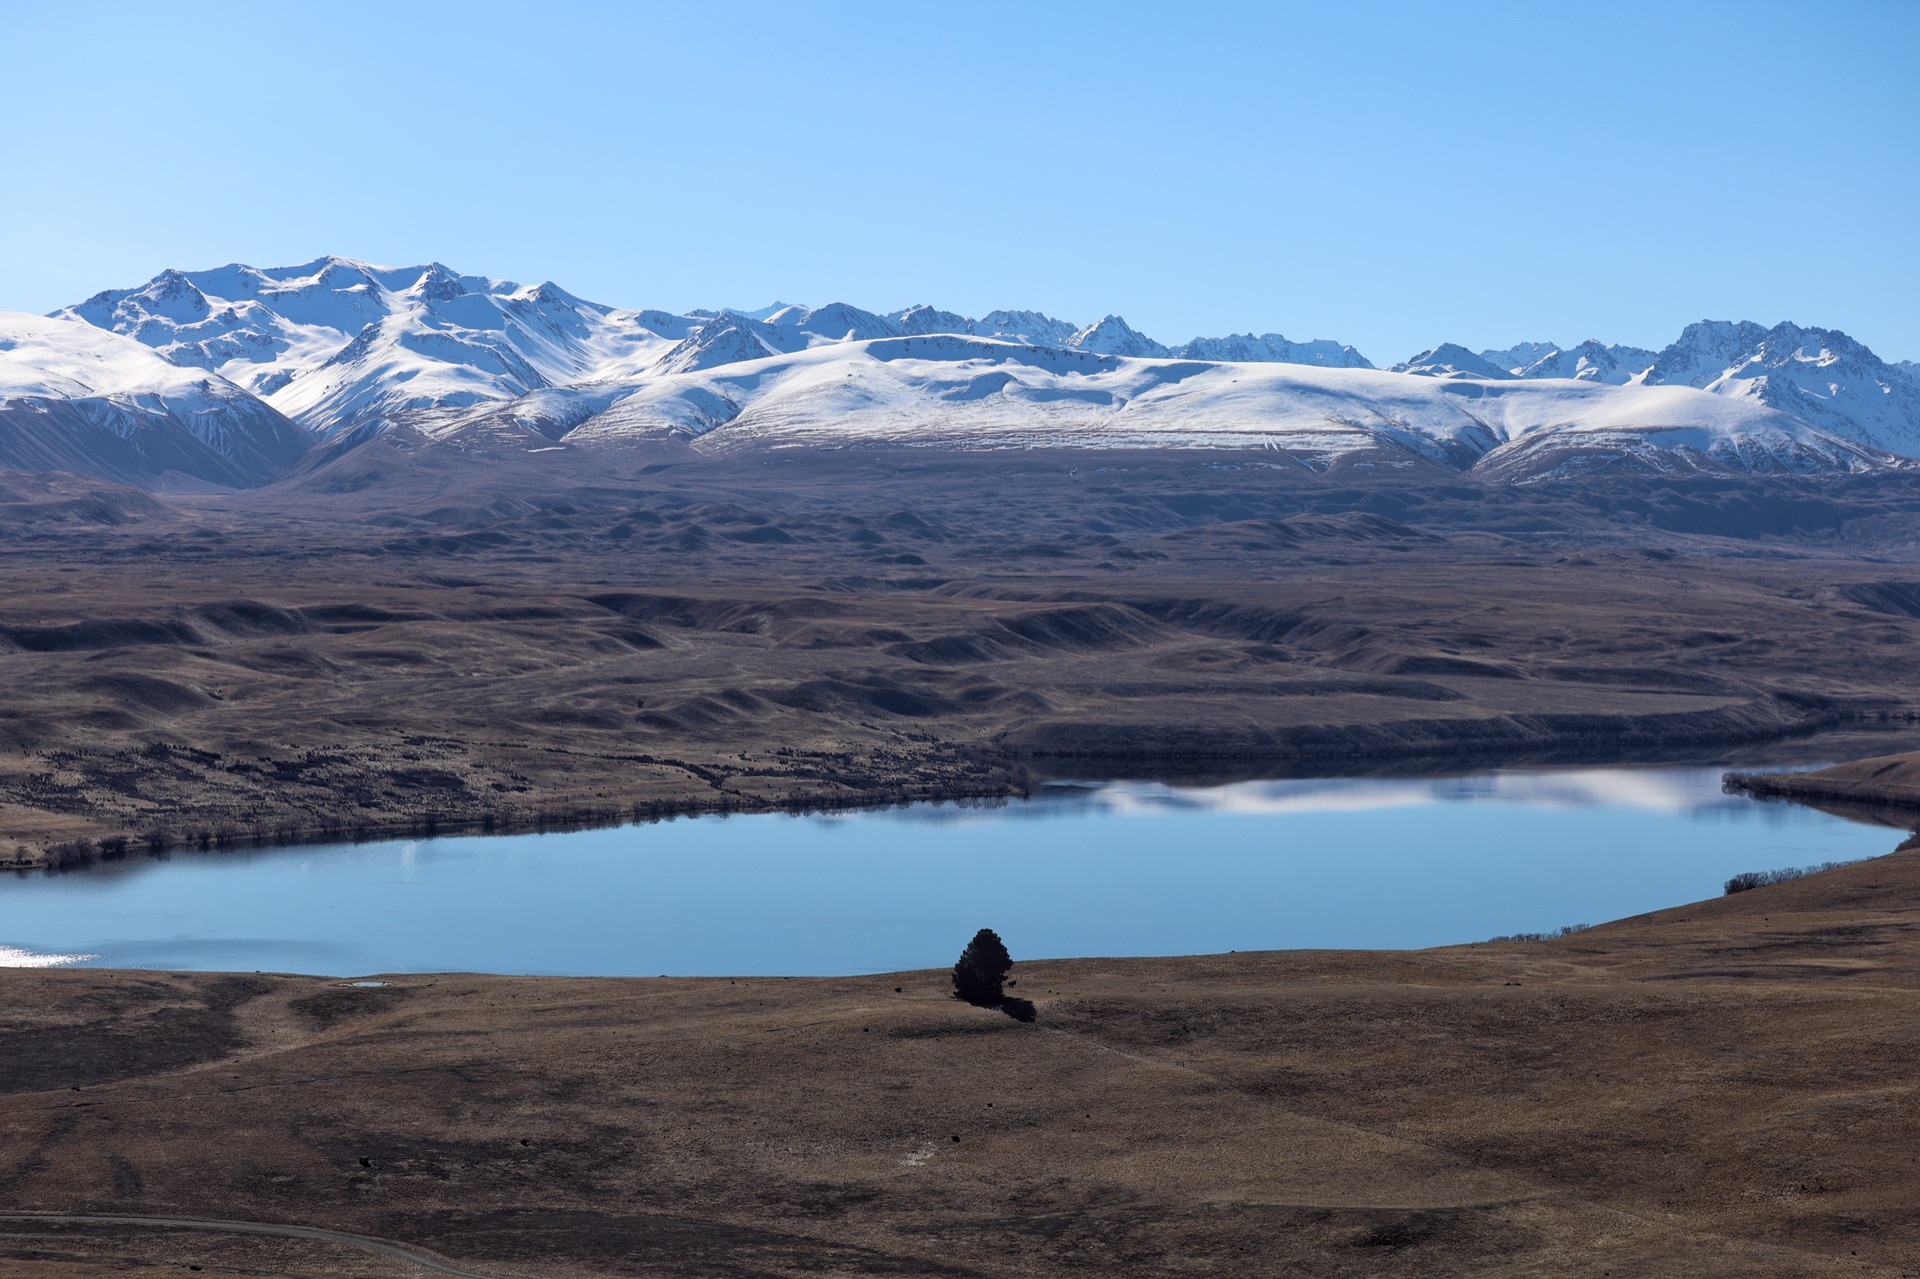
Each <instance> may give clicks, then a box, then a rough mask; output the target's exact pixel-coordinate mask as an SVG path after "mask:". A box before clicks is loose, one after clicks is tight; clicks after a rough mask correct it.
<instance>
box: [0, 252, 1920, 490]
mask: <svg viewBox="0 0 1920 1279" xmlns="http://www.w3.org/2000/svg"><path fill="white" fill-rule="evenodd" d="M394 425H405V426H407V427H410V428H412V429H415V430H418V431H420V432H422V433H424V434H426V435H427V436H429V437H433V438H438V439H442V440H447V441H450V442H457V443H460V444H462V445H463V446H465V447H483V446H484V447H507V448H514V447H519V448H533V447H551V446H552V445H553V444H554V443H555V442H556V441H564V442H565V443H566V444H567V445H568V446H582V447H586V446H593V445H595V444H614V443H619V442H622V441H630V440H635V439H644V438H651V437H657V436H659V435H662V434H669V435H675V436H680V437H685V438H688V439H691V440H693V441H694V442H695V444H696V447H698V448H700V449H702V450H710V451H732V450H738V449H749V448H782V449H791V448H839V447H847V446H851V445H887V446H909V447H911V446H920V447H938V448H947V449H983V448H995V449H1000V448H1083V447H1084V448H1152V449H1235V450H1245V449H1255V450H1264V451H1269V452H1271V453H1274V454H1277V455H1282V456H1284V457H1286V458H1289V459H1292V460H1294V461H1297V462H1299V463H1300V464H1303V465H1307V466H1311V467H1316V468H1318V467H1323V466H1328V465H1332V464H1334V463H1335V462H1338V461H1340V460H1341V459H1343V458H1351V457H1354V456H1355V455H1360V454H1366V455H1369V456H1370V457H1372V458H1373V459H1375V460H1386V461H1395V460H1397V461H1401V462H1406V463H1413V462H1414V461H1415V460H1416V459H1424V460H1425V461H1427V462H1430V463H1436V464H1439V465H1442V466H1446V467H1450V468H1454V469H1459V470H1467V469H1477V470H1479V471H1482V472H1487V473H1493V474H1504V475H1511V476H1515V477H1526V478H1537V477H1544V476H1554V475H1565V474H1575V473H1581V472H1586V471H1591V470H1596V469H1605V468H1616V469H1618V468H1628V469H1634V470H1641V471H1646V470H1651V471H1702V470H1705V471H1732V472H1742V471H1758V472H1783V471H1784V472H1796V473H1820V472H1834V471H1844V472H1853V471H1869V470H1880V469H1887V468H1904V467H1907V466H1910V465H1913V466H1920V463H1916V462H1913V461H1911V460H1910V459H1914V458H1920V371H1917V370H1916V368H1915V366H1914V365H1913V364H1911V363H1904V364H1890V363H1887V362H1885V361H1882V360H1881V359H1879V358H1878V357H1877V356H1875V355H1874V353H1873V352H1871V351H1869V350H1868V349H1867V348H1866V347H1864V346H1862V345H1860V344H1859V343H1857V342H1855V341H1854V340H1853V339H1851V338H1849V337H1848V336H1847V335H1846V334H1844V333H1840V332H1837V331H1833V330H1826V329H1814V328H1800V327H1798V326H1796V325H1792V324H1780V325H1776V326H1774V327H1772V328H1767V327H1764V326H1761V325H1757V324H1751V323H1731V322H1718V321H1703V322H1701V323H1699V324H1695V325H1690V326H1689V327H1688V328H1687V329H1686V331H1685V332H1684V333H1683V334H1682V335H1681V336H1680V338H1679V340H1677V341H1676V342H1674V343H1673V344H1672V345H1670V346H1668V347H1667V348H1665V349H1664V350H1661V351H1657V352H1656V351H1650V350H1645V349H1640V348H1634V347H1627V346H1618V345H1607V344H1603V343H1600V342H1598V341H1587V342H1584V343H1581V344H1579V345H1576V346H1572V347H1562V346H1561V345H1559V344H1558V343H1552V342H1523V343H1518V344H1516V345H1514V346H1512V347H1508V348H1505V349H1501V350H1485V351H1480V352H1477V353H1476V352H1474V351H1471V350H1468V349H1467V348H1465V347H1462V346H1459V345H1456V344H1452V343H1444V344H1441V345H1439V346H1436V347H1434V348H1433V349H1431V350H1428V351H1425V352H1422V353H1421V354H1419V355H1417V356H1414V357H1412V358H1411V359H1409V360H1407V361H1405V362H1403V363H1401V364H1397V365H1395V366H1393V368H1392V369H1390V370H1381V369H1376V368H1374V367H1373V365H1372V363H1371V362H1370V361H1368V360H1367V359H1366V358H1365V357H1364V356H1362V355H1361V354H1360V353H1359V352H1358V351H1356V350H1354V349H1353V348H1352V347H1351V346H1347V345H1343V344H1341V343H1338V342H1333V341H1328V340H1324V339H1316V340H1313V341H1306V342H1296V341H1293V340H1291V339H1289V338H1286V337H1284V336H1282V335H1281V334H1278V333H1267V334H1263V335H1258V336H1256V335H1254V334H1251V333H1246V334H1230V335H1228V336H1226V337H1220V338H1194V339H1192V340H1190V341H1188V342H1187V343H1185V344H1183V345H1180V346H1178V347H1170V346H1167V345H1164V344H1162V343H1160V342H1157V341H1155V340H1154V339H1152V338H1149V337H1147V336H1146V335H1144V334H1142V333H1140V332H1139V331H1137V330H1136V329H1134V328H1133V327H1132V326H1131V325H1129V324H1128V323H1127V322H1126V321H1125V320H1124V319H1122V318H1121V317H1119V316H1117V315H1108V316H1104V317H1102V318H1101V319H1099V320H1098V321H1096V322H1094V323H1092V324H1087V325H1078V324H1075V323H1073V322H1071V321H1067V320H1062V319H1058V318H1056V317H1052V316H1048V315H1045V314H1042V313H1040V312H1036V311H1022V310H1001V311H993V312H989V313H988V314H987V315H985V316H982V317H979V318H974V317H969V316H964V315H960V314H958V313H955V312H951V311H943V310H939V309H937V308H935V307H931V306H913V307H906V308H903V309H900V310H897V311H892V312H888V313H884V314H883V313H877V312H873V311H866V310H863V309H861V308H859V307H855V306H851V305H849V304H846V303H834V304H832V305H829V306H824V307H820V308H809V307H805V306H795V305H781V304H776V305H775V306H772V307H766V308H761V309H759V310H755V311H733V310H720V311H692V312H686V313H682V314H675V313H671V312H667V311H661V310H625V309H621V308H617V307H611V306H606V305H602V304H599V303H594V302H588V301H585V300H584V299H581V298H579V297H576V296H574V295H573V294H571V293H568V292H567V291H565V290H564V289H561V288H559V287H558V286H556V285H553V284H550V283H548V284H538V285H529V286H522V285H519V284H516V283H513V282H511V281H504V280H492V279H487V278H484V277H479V276H467V275H459V274H457V273H455V272H453V271H451V270H449V269H448V268H446V267H444V266H441V265H439V264H437V263H430V264H428V265H425V266H417V267H400V268H393V267H376V266H371V265H368V264H366V263H363V262H358V261H354V260H351V259H345V258H323V259H319V260H317V261H315V262H310V263H306V264H304V265H301V266H296V267H283V268H273V269H264V270H263V269H258V268H254V267H248V266H241V265H232V266H226V267H220V268H216V269H214V270H210V271H191V272H183V271H171V270H170V271H165V272H162V273H161V274H160V275H158V276H156V277H155V278H154V279H152V280H150V281H148V282H147V283H146V284H144V285H142V286H140V287H138V288H134V289H117V290H108V291H106V292H103V293H99V294H96V295H94V296H93V297H91V298H89V299H87V300H86V301H85V302H82V303H79V304H77V305H75V306H72V307H68V308H65V309H64V310H62V311H60V312H57V313H56V314H55V315H54V316H52V317H47V318H42V317H36V316H27V315H18V314H12V315H0V465H6V466H12V467H30V468H32V469H61V470H78V471H85V472H90V473H95V474H102V475H107V476H109V477H111V478H116V479H130V480H134V481H136V482H143V483H154V482H160V481H161V480H163V479H164V478H165V477H169V476H171V477H174V479H176V480H195V481H205V482H211V483H216V484H223V485H237V484H257V483H262V482H264V481H266V480H268V479H271V478H272V477H273V475H275V474H277V473H279V471H281V470H282V469H284V468H285V467H286V466H287V465H289V464H290V463H291V462H292V461H294V460H295V459H297V458H298V457H299V456H300V455H301V454H302V453H303V452H305V451H306V450H307V449H308V448H309V447H311V446H312V444H314V443H315V442H317V441H320V440H324V439H331V440H336V441H342V442H344V441H349V440H360V439H365V438H369V437H371V436H372V435H375V434H378V433H379V432H380V431H382V430H385V429H387V428H388V427H391V426H394Z"/></svg>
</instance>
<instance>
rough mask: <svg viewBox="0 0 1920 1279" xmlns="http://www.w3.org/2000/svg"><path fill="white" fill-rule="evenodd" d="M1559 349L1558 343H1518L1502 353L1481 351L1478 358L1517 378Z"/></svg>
mask: <svg viewBox="0 0 1920 1279" xmlns="http://www.w3.org/2000/svg"><path fill="white" fill-rule="evenodd" d="M1559 349H1560V344H1559V343H1558V342H1518V343H1515V344H1514V345H1512V346H1510V347H1507V348H1506V349H1505V350H1502V351H1482V352H1480V358H1481V359H1483V360H1485V361H1486V362H1487V363H1489V364H1491V365H1493V367H1494V368H1496V369H1505V370H1506V371H1507V372H1509V373H1512V374H1514V375H1515V376H1518V375H1519V373H1520V370H1521V369H1524V368H1526V367H1527V366H1528V365H1529V364H1532V363H1534V362H1536V361H1538V360H1540V359H1543V358H1545V357H1546V356H1549V355H1552V354H1553V353H1554V352H1555V351H1558V350H1559Z"/></svg>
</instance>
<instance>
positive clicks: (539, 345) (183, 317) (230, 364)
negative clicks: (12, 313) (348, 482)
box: [59, 258, 697, 431]
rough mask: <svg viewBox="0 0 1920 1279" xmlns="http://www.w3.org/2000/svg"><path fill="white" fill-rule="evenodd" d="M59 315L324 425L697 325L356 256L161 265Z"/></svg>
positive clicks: (573, 366) (626, 365)
mask: <svg viewBox="0 0 1920 1279" xmlns="http://www.w3.org/2000/svg"><path fill="white" fill-rule="evenodd" d="M59 314H61V315H63V316H67V317H70V318H74V319H80V320H85V321H86V322H87V323H89V324H92V325H95V326H96V327H99V328H102V329H107V330H110V331H112V332H115V333H122V334H125V335H127V336H128V337H131V338H134V339H136V340H137V341H140V342H142V343H145V344H146V345H147V346H150V347H152V348H153V349H154V350H156V351H158V352H159V353H160V354H161V355H162V356H163V357H165V358H166V359H167V360H169V361H170V362H172V363H174V364H178V365H184V366H191V367H196V368H203V369H209V370H212V371H214V372H217V373H219V374H221V375H222V376H223V377H225V378H227V379H228V380H230V381H232V382H234V383H236V384H238V385H240V386H243V387H245V388H247V389H248V390H251V391H253V392H254V393H256V394H258V395H260V396H262V397H264V398H265V399H267V401H268V402H269V403H271V404H272V405H273V407H274V408H276V409H279V410H280V411H281V412H283V413H285V414H286V415H287V416H288V417H291V418H293V419H294V420H295V421H298V422H301V423H303V424H305V425H308V426H312V427H315V428H317V429H321V430H326V431H333V430H344V429H347V428H350V427H352V426H355V425H357V424H359V423H360V422H363V421H365V420H367V419H369V418H375V417H382V416H391V415H393V414H396V413H400V412H405V411H408V410H416V409H427V408H446V407H458V406H464V405H471V404H475V403H478V402H480V401H483V400H502V399H512V398H514V397H516V396H520V395H524V394H526V393H527V392H528V391H532V390H536V389H538V388H540V387H543V386H552V385H556V384H559V383H563V382H573V381H578V380H582V379H587V378H593V377H604V376H619V375H621V374H623V373H629V372H633V371H635V370H637V369H639V368H642V367H644V366H645V365H647V364H649V363H651V362H652V361H653V360H654V359H656V358H658V357H659V355H660V354H661V353H662V352H664V351H665V350H666V349H667V348H668V347H670V346H671V345H672V344H673V343H674V342H677V341H679V340H680V339H682V338H684V337H686V336H687V335H688V333H690V332H691V331H692V330H693V329H694V328H695V327H697V321H692V320H689V319H688V318H686V317H683V316H674V315H668V314H666V313H665V312H660V311H620V310H617V309H615V308H613V307H606V306H601V305H598V304H596V303H591V302H586V301H583V300H582V299H580V298H577V297H574V296H573V295H572V294H570V293H568V292H566V291H565V290H564V289H561V288H559V287H558V286H556V285H553V284H538V285H531V286H526V287H522V286H521V285H518V284H515V283H513V282H511V281H506V280H488V279H485V278H482V277H479V276H462V275H456V274H454V273H453V272H452V271H450V270H448V269H447V268H446V267H444V266H441V265H439V264H438V263H429V264H428V265H426V266H419V267H375V266H370V265H368V264H367V263H364V262H358V261H354V260H353V259H350V258H321V259H318V260H317V261H314V262H308V263H305V264H304V265H301V266H294V267H280V268H274V269H269V270H261V269H258V268H255V267H249V266H241V265H232V266H224V267H219V268H216V269H214V270H211V271H164V272H162V273H161V274H160V275H158V276H156V277H154V279H152V280H150V281H148V282H147V283H146V284H145V285H142V286H141V287H139V288H137V289H116V290H108V291H106V292H103V293H97V294H95V295H94V296H93V297H91V298H88V299H87V300H86V301H85V302H82V303H80V304H79V305H77V306H73V307H69V308H68V309H67V310H66V311H64V312H60V313H59Z"/></svg>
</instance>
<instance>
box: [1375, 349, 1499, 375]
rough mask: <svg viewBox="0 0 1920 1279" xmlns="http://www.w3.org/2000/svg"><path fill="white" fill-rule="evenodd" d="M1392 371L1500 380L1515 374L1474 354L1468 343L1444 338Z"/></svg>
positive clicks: (1397, 365)
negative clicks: (1463, 343)
mask: <svg viewBox="0 0 1920 1279" xmlns="http://www.w3.org/2000/svg"><path fill="white" fill-rule="evenodd" d="M1388 371H1389V372H1391V373H1411V374H1413V375H1414V376H1415V377H1471V378H1484V379H1486V380H1488V381H1491V382H1498V381H1500V380H1502V379H1504V378H1510V377H1514V376H1515V374H1512V373H1509V372H1507V371H1506V370H1505V369H1503V368H1501V367H1500V366H1499V365H1497V364H1495V363H1493V362H1492V361H1491V360H1489V359H1487V358H1486V357H1485V356H1481V355H1475V354H1474V353H1473V352H1472V351H1469V350H1467V348H1466V347H1464V346H1460V345H1458V344H1456V343H1453V342H1442V343H1441V344H1440V345H1439V346H1436V347H1434V348H1433V349H1432V350H1431V351H1422V352H1420V354H1418V355H1416V356H1414V357H1413V358H1412V359H1411V360H1408V361H1406V362H1405V363H1403V364H1396V365H1394V366H1393V367H1392V368H1391V369H1390V370H1388Z"/></svg>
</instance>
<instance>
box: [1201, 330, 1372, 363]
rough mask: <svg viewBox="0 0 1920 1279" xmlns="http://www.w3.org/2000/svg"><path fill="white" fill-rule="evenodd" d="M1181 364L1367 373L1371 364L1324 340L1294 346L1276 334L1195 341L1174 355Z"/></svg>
mask: <svg viewBox="0 0 1920 1279" xmlns="http://www.w3.org/2000/svg"><path fill="white" fill-rule="evenodd" d="M1174 354H1175V355H1177V356H1179V357H1180V358H1181V359H1183V360H1216V361H1232V362H1234V363H1240V364H1249V363H1261V364H1264V363H1276V364H1312V365H1317V366H1318V367H1320V368H1323V369H1370V368H1372V367H1373V363H1372V361H1370V360H1368V359H1367V357H1366V356H1364V355H1362V354H1360V352H1358V351H1356V350H1354V349H1353V348H1352V347H1350V346H1346V345H1344V344H1342V343H1339V342H1329V341H1327V340H1326V339H1324V338H1318V339H1315V340H1314V341H1312V342H1295V341H1292V340H1290V339H1288V338H1286V337H1284V336H1282V335H1281V334H1278V333H1262V334H1261V335H1260V336H1258V337H1255V336H1254V335H1253V334H1251V333H1229V334H1228V335H1227V336H1226V337H1223V338H1195V339H1193V341H1191V342H1189V343H1187V344H1186V345H1185V346H1183V347H1181V348H1180V349H1179V350H1177V351H1175V352H1174Z"/></svg>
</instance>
